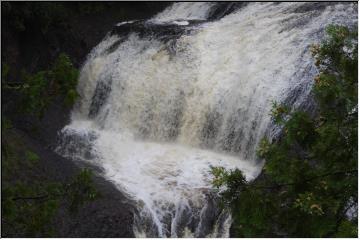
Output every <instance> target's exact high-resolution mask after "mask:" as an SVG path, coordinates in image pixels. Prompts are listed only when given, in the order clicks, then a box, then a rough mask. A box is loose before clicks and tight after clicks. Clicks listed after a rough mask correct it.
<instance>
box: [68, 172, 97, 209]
mask: <svg viewBox="0 0 360 240" xmlns="http://www.w3.org/2000/svg"><path fill="white" fill-rule="evenodd" d="M66 192H67V194H68V196H69V199H70V211H72V212H75V211H76V210H77V209H78V208H79V206H81V205H83V204H84V203H86V202H89V201H92V200H94V199H96V198H97V197H99V193H98V192H97V191H96V189H95V187H94V185H93V181H92V172H91V171H90V170H89V169H83V170H81V172H80V173H79V174H78V175H77V176H76V177H75V178H74V180H73V181H72V182H71V183H70V184H69V185H68V186H67V187H66Z"/></svg>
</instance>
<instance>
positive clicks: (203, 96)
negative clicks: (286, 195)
mask: <svg viewBox="0 0 360 240" xmlns="http://www.w3.org/2000/svg"><path fill="white" fill-rule="evenodd" d="M214 7H216V4H215V3H175V4H173V5H172V6H170V7H168V8H167V9H166V10H164V11H163V12H162V13H159V14H158V15H156V16H155V17H154V18H152V19H151V20H150V21H147V22H142V23H137V22H124V23H121V24H118V26H117V32H116V33H117V34H116V33H113V34H109V35H108V36H107V37H106V38H105V39H104V40H103V41H102V42H101V43H100V44H99V45H98V46H97V47H96V48H95V49H94V50H93V51H92V52H91V53H90V55H89V57H88V60H87V61H86V63H85V64H84V66H83V68H82V70H81V75H80V79H79V85H78V91H79V94H80V96H81V98H80V100H79V102H78V103H77V104H76V106H75V108H74V110H73V113H72V122H71V124H70V125H68V126H66V127H65V128H64V129H63V130H62V140H61V143H60V145H59V148H58V152H59V153H61V154H63V155H64V156H66V157H69V158H72V159H75V160H80V161H83V162H88V163H90V164H93V165H96V166H99V167H100V168H101V169H102V170H103V171H102V174H103V175H104V176H105V177H106V178H107V179H109V180H110V181H112V182H114V183H115V184H116V186H118V188H119V189H120V190H121V191H123V192H124V193H126V194H127V195H128V196H129V198H131V199H133V200H134V201H135V202H136V205H137V208H138V210H139V212H138V214H136V217H135V224H134V231H135V233H136V234H137V236H161V237H164V236H172V237H177V236H180V237H182V236H195V237H199V236H212V237H219V236H223V237H226V236H228V234H229V227H230V224H231V216H230V215H229V214H228V213H227V212H225V211H221V210H219V209H217V207H216V196H214V195H213V194H212V191H211V189H212V187H211V179H212V176H211V174H210V172H209V171H210V166H223V167H225V168H226V169H233V168H239V169H240V170H242V171H243V172H244V174H245V176H246V178H247V180H252V179H254V178H255V177H256V176H257V174H258V173H259V171H260V168H261V163H259V161H257V160H256V148H257V145H258V143H259V141H260V140H261V138H262V137H264V136H265V135H270V136H271V135H273V134H274V129H272V128H271V119H270V116H269V111H270V109H271V103H272V101H274V100H276V101H279V102H282V101H287V102H288V103H290V104H292V105H293V106H294V107H298V106H301V105H302V104H304V102H306V99H307V97H308V95H309V91H310V87H311V81H312V78H313V76H314V75H315V74H316V70H315V68H314V67H313V63H312V60H311V57H310V55H309V51H308V49H309V46H310V44H312V43H315V42H318V41H319V40H320V39H321V38H322V36H323V34H324V28H325V26H326V25H328V24H330V23H332V24H347V25H352V24H355V23H356V22H357V16H356V10H355V8H354V7H353V6H352V5H351V4H340V3H339V4H331V5H329V4H327V5H326V4H324V3H322V4H315V3H276V4H275V3H249V4H247V5H246V6H243V7H241V8H239V9H238V10H235V11H234V12H232V13H231V14H228V15H226V16H224V17H222V18H221V19H220V20H217V21H204V22H202V23H199V22H198V23H196V24H192V23H191V24H190V22H191V20H206V19H207V18H209V17H210V16H209V14H210V12H211V11H213V10H214ZM131 24H133V25H131ZM168 24H170V27H171V29H172V30H174V31H175V30H176V31H175V32H171V31H168V30H166V31H162V29H165V28H167V27H169V25H168ZM128 25H131V26H133V29H134V30H132V31H131V32H126V31H125V27H126V26H128ZM123 27H124V28H123ZM148 29H151V31H150V30H148ZM154 29H155V30H154ZM156 29H158V30H156Z"/></svg>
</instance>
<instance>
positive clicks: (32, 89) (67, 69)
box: [21, 53, 79, 118]
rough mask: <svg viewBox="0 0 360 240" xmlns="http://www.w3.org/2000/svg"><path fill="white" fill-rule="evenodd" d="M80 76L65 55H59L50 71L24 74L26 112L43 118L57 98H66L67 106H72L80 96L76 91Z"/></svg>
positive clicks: (23, 103)
mask: <svg viewBox="0 0 360 240" xmlns="http://www.w3.org/2000/svg"><path fill="white" fill-rule="evenodd" d="M78 75H79V72H78V70H77V69H76V68H75V67H74V66H73V64H72V63H71V60H70V58H69V57H68V56H67V55H66V54H64V53H62V54H60V55H59V57H58V58H57V59H56V61H55V63H54V64H53V66H52V68H51V69H50V70H48V71H40V72H37V73H35V74H28V73H26V72H23V73H22V79H23V80H24V85H23V87H22V89H21V93H22V96H23V101H22V106H23V108H24V110H25V112H27V113H29V114H33V115H35V116H37V117H40V118H41V117H42V116H43V115H44V112H45V110H46V109H47V107H48V106H49V104H50V103H51V101H52V100H53V99H54V98H55V97H57V96H62V97H63V98H64V104H65V105H66V106H72V105H73V104H74V103H75V101H76V99H77V97H78V96H79V95H78V93H77V91H76V85H77V79H78Z"/></svg>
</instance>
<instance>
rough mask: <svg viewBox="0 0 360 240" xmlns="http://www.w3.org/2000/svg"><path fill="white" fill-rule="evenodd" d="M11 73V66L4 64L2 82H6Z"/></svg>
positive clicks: (2, 66)
mask: <svg viewBox="0 0 360 240" xmlns="http://www.w3.org/2000/svg"><path fill="white" fill-rule="evenodd" d="M9 71H10V66H9V65H8V64H6V63H3V64H2V65H1V82H4V81H5V80H6V78H7V77H8V74H9Z"/></svg>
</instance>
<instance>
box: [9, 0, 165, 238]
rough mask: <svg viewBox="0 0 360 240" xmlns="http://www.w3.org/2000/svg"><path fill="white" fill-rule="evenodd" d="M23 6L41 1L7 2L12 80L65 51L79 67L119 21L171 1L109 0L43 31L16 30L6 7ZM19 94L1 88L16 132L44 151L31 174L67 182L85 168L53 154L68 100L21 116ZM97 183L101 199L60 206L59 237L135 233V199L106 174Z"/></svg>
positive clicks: (141, 16)
mask: <svg viewBox="0 0 360 240" xmlns="http://www.w3.org/2000/svg"><path fill="white" fill-rule="evenodd" d="M24 4H37V3H35V2H32V3H24V2H18V3H15V2H11V3H7V4H2V13H3V14H2V16H3V17H2V20H3V21H2V36H3V37H2V47H3V48H2V49H3V51H2V63H6V64H8V65H9V67H10V72H9V76H8V77H7V79H6V81H7V82H10V83H14V82H21V79H20V70H21V69H25V70H26V71H28V72H30V73H35V72H37V71H39V70H44V69H49V68H50V67H51V64H52V63H53V62H54V60H55V59H56V58H57V56H58V55H59V54H60V53H62V52H64V53H66V54H68V55H69V56H70V58H71V60H72V62H73V63H74V64H75V66H76V67H78V68H80V67H81V64H82V63H83V62H84V60H85V58H86V55H87V54H88V53H89V52H90V50H91V49H92V48H93V47H94V46H95V45H96V44H98V43H99V42H100V41H101V39H102V38H103V37H104V36H105V34H106V33H107V32H109V31H110V30H111V29H112V28H113V26H114V25H115V24H116V23H118V22H122V21H129V20H135V19H146V18H149V17H151V16H152V15H154V14H156V13H158V12H159V11H161V10H163V9H164V8H165V7H166V6H168V5H169V3H167V2H162V3H160V2H159V3H155V2H153V3H151V2H148V3H145V2H142V3H139V2H138V3H136V2H132V3H130V2H107V3H104V5H106V6H105V7H106V9H105V10H104V11H99V12H94V13H91V14H70V15H69V18H67V20H66V24H64V25H61V26H60V25H55V26H52V27H49V29H48V30H47V31H46V33H44V32H41V30H40V28H39V26H38V25H37V24H36V23H31V22H26V29H25V30H24V31H16V30H15V29H14V28H13V26H12V25H11V24H12V22H11V20H12V17H13V16H11V15H9V14H5V11H6V8H8V9H9V6H10V8H11V9H12V10H14V9H15V10H16V8H19V7H21V6H22V5H24ZM49 4H52V3H49ZM61 4H62V5H63V6H64V8H65V9H68V10H69V11H70V10H72V9H74V8H75V7H79V6H78V5H80V4H82V5H83V6H85V5H91V4H93V3H90V2H87V3H86V2H83V3H75V2H66V3H61ZM5 5H6V6H5ZM105 90H106V89H105ZM102 92H104V91H102ZM105 92H106V91H105ZM18 97H19V94H18V93H17V92H16V91H12V90H6V91H4V90H3V91H2V116H3V117H6V118H9V119H11V121H12V123H13V125H14V127H15V130H14V131H16V132H17V133H16V134H18V135H19V136H21V138H22V139H23V140H24V142H25V144H26V146H27V147H29V149H32V150H33V151H34V152H36V153H37V154H38V155H39V158H40V159H41V160H40V163H39V167H38V168H37V170H36V172H34V173H32V174H35V175H38V176H41V177H44V178H45V179H49V180H52V181H59V182H67V181H68V180H69V179H70V178H71V177H72V176H74V175H75V174H76V173H78V172H79V170H80V167H79V166H77V165H76V164H75V163H74V162H72V161H70V160H68V159H65V158H63V157H61V156H59V155H57V154H56V153H54V152H53V147H54V145H55V142H56V139H57V134H58V131H59V130H61V129H62V128H63V127H64V126H65V125H66V124H68V123H69V121H70V112H71V108H69V107H65V106H64V104H63V99H61V98H60V97H59V98H57V99H56V100H55V101H53V102H52V103H51V104H50V106H49V107H48V110H47V111H46V112H45V114H44V117H43V118H42V119H41V120H39V119H36V118H34V117H31V116H28V115H24V114H22V113H20V114H19V111H18V110H19V106H17V104H18V101H17V100H18ZM98 98H99V101H104V100H105V98H106V94H105V93H104V94H102V93H101V94H99V96H98ZM96 111H97V110H96V109H94V112H93V115H96ZM17 129H18V130H17ZM14 177H16V176H14ZM25 177H26V176H25ZM28 177H31V176H28ZM94 181H95V186H96V188H97V190H98V191H99V192H100V194H101V196H102V197H101V198H99V199H97V200H95V201H93V202H90V203H87V204H85V205H84V206H82V207H81V208H80V209H79V211H78V212H77V213H76V214H73V215H70V214H69V213H68V211H67V210H66V206H61V209H60V211H59V213H58V215H57V216H56V217H55V219H54V225H55V233H56V234H55V236H56V237H134V233H133V229H132V226H133V220H134V219H133V216H134V212H133V211H134V208H133V207H132V203H131V202H130V201H128V200H127V198H126V197H125V196H124V195H123V194H122V193H121V192H120V191H119V190H118V189H117V188H116V187H115V186H114V185H113V184H112V183H110V182H107V181H105V180H104V179H103V178H101V177H96V178H95V179H94ZM2 230H3V231H2V235H4V234H5V233H7V235H8V236H9V237H16V236H17V233H11V231H10V232H9V231H6V229H2Z"/></svg>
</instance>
